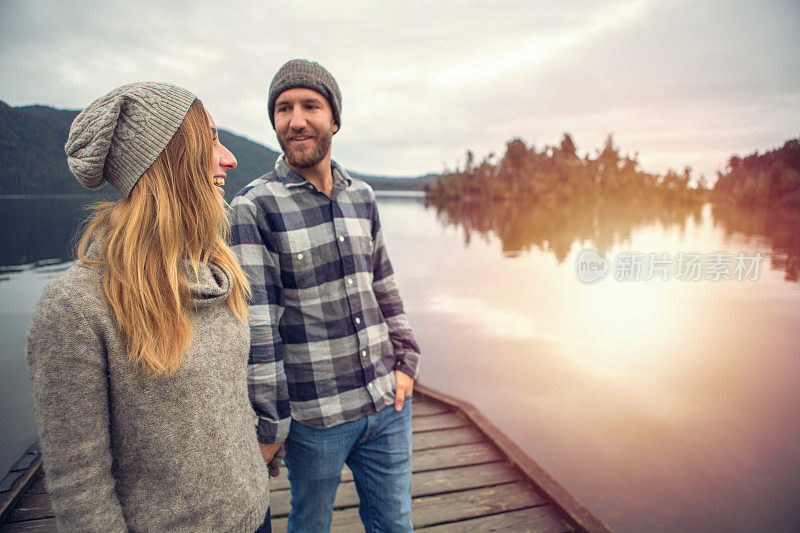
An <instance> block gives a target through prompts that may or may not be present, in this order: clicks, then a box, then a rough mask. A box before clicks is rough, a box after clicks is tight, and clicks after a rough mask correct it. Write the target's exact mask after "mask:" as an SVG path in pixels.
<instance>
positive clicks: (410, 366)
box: [394, 353, 419, 379]
mask: <svg viewBox="0 0 800 533" xmlns="http://www.w3.org/2000/svg"><path fill="white" fill-rule="evenodd" d="M394 369H395V370H399V371H400V372H402V373H403V374H407V375H409V376H411V377H412V378H414V379H417V378H418V377H419V354H416V353H406V354H398V355H397V357H396V360H395V364H394Z"/></svg>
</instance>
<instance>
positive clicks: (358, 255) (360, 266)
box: [348, 219, 374, 273]
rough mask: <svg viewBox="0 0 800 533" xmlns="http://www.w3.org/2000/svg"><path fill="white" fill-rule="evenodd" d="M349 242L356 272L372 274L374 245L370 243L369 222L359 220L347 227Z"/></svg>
mask: <svg viewBox="0 0 800 533" xmlns="http://www.w3.org/2000/svg"><path fill="white" fill-rule="evenodd" d="M348 230H349V235H348V237H349V240H350V244H351V246H352V248H353V259H354V260H355V263H356V270H358V271H361V272H369V273H371V272H372V253H373V249H374V243H373V241H372V227H371V224H370V221H369V220H361V219H359V220H358V222H356V223H352V224H349V225H348Z"/></svg>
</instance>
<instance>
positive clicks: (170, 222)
mask: <svg viewBox="0 0 800 533" xmlns="http://www.w3.org/2000/svg"><path fill="white" fill-rule="evenodd" d="M212 157H213V149H212V137H211V131H210V128H209V125H208V119H207V118H206V112H205V109H204V108H203V105H202V103H201V102H200V101H199V100H195V101H194V102H193V103H192V105H191V106H190V107H189V111H188V113H187V114H186V117H185V118H184V120H183V123H182V124H181V126H180V128H178V131H177V133H175V136H174V137H173V138H172V140H171V141H170V142H169V144H168V145H167V147H166V148H165V149H164V151H163V152H161V154H160V155H159V156H158V158H157V159H156V160H155V162H154V163H153V164H152V165H151V166H150V168H149V169H147V170H146V171H145V173H144V175H143V176H142V177H141V178H140V179H139V181H138V183H137V184H136V186H134V188H133V190H132V191H131V193H130V195H129V196H128V197H127V198H125V199H122V200H119V201H116V202H103V203H100V204H97V205H96V206H94V208H93V214H92V216H91V218H90V220H89V222H88V225H87V228H86V231H85V232H84V233H83V236H82V237H81V239H80V242H79V243H78V247H77V257H78V259H79V260H80V261H82V262H85V263H90V264H99V265H102V267H103V268H102V274H101V284H102V289H103V293H104V294H105V297H106V299H107V300H108V302H109V304H110V306H111V309H112V311H113V315H114V320H115V322H116V325H117V327H118V328H119V331H120V332H121V334H122V337H123V339H124V342H125V346H126V349H127V353H128V358H129V362H130V363H131V364H132V365H133V366H135V367H137V368H140V369H142V370H144V371H145V372H146V373H149V374H152V375H162V374H170V373H174V372H175V371H176V370H177V369H178V368H179V366H180V364H181V362H182V361H183V358H184V357H185V355H186V352H187V351H188V349H189V346H190V345H191V342H192V325H191V316H192V313H193V304H192V298H191V294H190V289H189V283H188V280H187V272H186V269H185V268H183V267H182V266H181V264H180V262H181V261H182V260H188V261H189V263H190V264H191V266H192V268H193V270H194V274H195V276H197V274H198V272H199V270H198V269H199V265H200V263H206V262H213V263H216V264H217V265H219V266H220V267H222V268H223V269H224V270H225V271H226V272H227V273H228V274H229V275H230V276H231V279H232V285H233V287H232V291H231V294H230V295H229V296H228V298H227V303H228V307H229V308H230V310H231V311H232V312H233V314H234V315H235V316H236V317H237V318H238V319H240V320H245V319H246V318H247V299H248V298H249V296H250V286H249V284H248V282H247V278H246V277H245V274H244V272H243V271H242V269H241V267H240V266H239V264H238V263H237V261H236V259H235V258H234V256H233V253H232V252H231V250H230V248H228V246H227V244H226V243H225V240H226V238H227V236H228V232H229V230H230V224H229V222H228V219H227V216H226V213H225V208H224V207H223V206H222V205H221V204H220V201H219V196H218V194H217V192H216V191H215V190H214V189H213V187H212V185H211V182H210V176H211V161H212ZM95 239H97V240H99V241H100V244H101V246H102V251H101V258H100V259H94V258H91V259H90V258H89V257H87V255H86V251H87V249H88V247H89V245H90V244H91V243H92V242H93V241H94V240H95Z"/></svg>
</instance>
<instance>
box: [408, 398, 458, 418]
mask: <svg viewBox="0 0 800 533" xmlns="http://www.w3.org/2000/svg"><path fill="white" fill-rule="evenodd" d="M452 410H453V408H452V407H450V406H447V405H445V404H443V403H439V402H435V401H433V400H428V401H419V400H417V398H414V409H413V416H412V418H413V417H417V416H430V415H438V414H441V413H448V412H450V411H452Z"/></svg>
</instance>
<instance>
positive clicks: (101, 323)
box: [27, 83, 269, 533]
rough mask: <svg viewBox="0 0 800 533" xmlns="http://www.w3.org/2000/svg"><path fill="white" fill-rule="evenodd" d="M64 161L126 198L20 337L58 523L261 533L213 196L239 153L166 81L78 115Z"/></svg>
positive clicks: (232, 299) (239, 284) (253, 445)
mask: <svg viewBox="0 0 800 533" xmlns="http://www.w3.org/2000/svg"><path fill="white" fill-rule="evenodd" d="M65 149H66V152H67V155H68V163H69V166H70V169H71V170H72V172H73V174H74V175H75V177H76V178H77V179H78V180H79V181H80V182H81V183H82V184H83V185H85V186H87V187H90V188H96V187H99V186H101V185H102V184H103V183H105V182H108V183H110V184H111V185H112V186H114V187H115V188H116V189H117V190H118V191H119V192H120V193H121V194H122V196H123V199H121V200H119V201H117V202H109V203H104V204H100V205H99V206H97V207H96V208H95V211H94V214H93V216H92V218H91V220H90V222H89V224H88V226H87V229H86V231H85V232H84V234H83V236H82V238H81V241H80V243H79V245H78V254H77V255H78V262H77V263H76V264H75V265H74V266H72V267H71V268H70V269H69V270H67V271H66V272H65V273H64V274H62V275H61V276H60V277H59V278H57V279H56V280H54V281H53V282H51V283H50V284H49V285H48V286H47V287H46V288H45V289H44V291H43V292H42V297H41V300H40V301H39V303H38V305H37V308H36V311H35V312H34V315H33V318H32V320H31V325H30V330H29V332H28V345H27V360H28V367H29V370H30V372H31V376H32V380H33V390H34V402H35V409H36V420H37V424H38V427H39V434H40V439H41V446H42V451H43V455H44V467H45V471H46V473H47V486H48V490H49V492H50V495H51V497H52V502H53V510H54V511H55V514H56V519H57V523H58V527H59V529H61V530H68V531H103V532H106V531H242V532H249V533H252V532H253V531H255V530H256V529H259V531H264V530H268V528H269V520H268V504H269V489H268V486H267V479H268V476H267V471H266V466H265V464H264V461H263V459H262V457H261V454H260V451H259V448H258V444H257V441H256V437H255V430H254V427H253V422H252V420H253V419H252V411H251V410H250V406H249V402H248V398H247V390H246V387H247V386H246V364H247V357H248V352H249V329H248V325H247V305H246V299H247V296H248V293H249V286H248V284H247V281H246V279H245V277H244V274H243V272H242V270H241V269H240V267H239V266H238V264H237V263H236V261H235V259H234V257H233V255H232V254H231V251H230V250H229V249H228V247H227V246H226V244H225V240H224V238H225V233H226V231H227V229H228V226H227V219H226V216H225V211H224V208H223V204H224V201H223V200H222V198H221V196H220V194H221V192H222V190H221V189H219V187H216V189H217V190H215V182H216V185H221V184H224V178H225V174H226V172H227V170H230V169H232V168H234V167H235V166H236V159H235V158H234V157H233V155H232V154H231V153H230V152H229V151H228V150H227V149H226V148H225V147H224V146H223V145H222V144H220V142H219V139H218V137H217V134H216V127H215V126H214V123H213V121H212V120H211V118H210V116H208V115H207V114H206V112H205V110H204V109H203V106H202V104H201V103H200V101H199V100H197V98H196V97H195V96H194V95H193V94H192V93H190V92H189V91H187V90H185V89H182V88H180V87H175V86H172V85H168V84H163V83H137V84H132V85H126V86H123V87H120V88H118V89H115V90H114V91H112V92H111V93H109V94H107V95H106V96H104V97H102V98H100V99H98V100H97V101H95V102H94V103H92V104H91V105H90V106H89V107H87V108H86V109H85V110H84V111H82V112H81V113H80V114H79V115H78V117H77V118H76V119H75V121H74V122H73V124H72V127H71V129H70V134H69V139H68V141H67V144H66V146H65ZM265 515H266V516H267V519H266V520H265Z"/></svg>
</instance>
